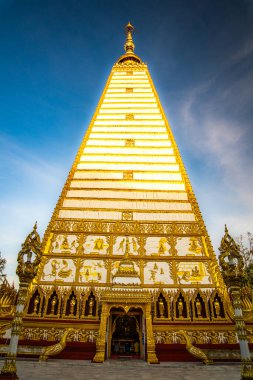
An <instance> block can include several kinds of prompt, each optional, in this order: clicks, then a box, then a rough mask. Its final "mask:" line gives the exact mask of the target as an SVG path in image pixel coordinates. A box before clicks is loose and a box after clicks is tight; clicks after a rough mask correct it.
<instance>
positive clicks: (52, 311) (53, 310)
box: [46, 290, 60, 318]
mask: <svg viewBox="0 0 253 380" xmlns="http://www.w3.org/2000/svg"><path fill="white" fill-rule="evenodd" d="M59 313H60V297H59V296H58V294H57V292H56V290H54V291H53V292H52V294H51V296H50V297H49V298H48V301H47V305H46V316H47V317H51V318H56V317H59Z"/></svg>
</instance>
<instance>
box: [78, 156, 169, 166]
mask: <svg viewBox="0 0 253 380" xmlns="http://www.w3.org/2000/svg"><path fill="white" fill-rule="evenodd" d="M86 161H87V162H96V161H103V162H122V163H123V162H133V161H134V162H143V163H145V162H146V163H147V162H153V163H154V164H155V163H159V162H160V163H163V162H164V163H167V162H175V161H176V159H175V156H168V155H167V156H165V155H164V156H155V155H154V156H152V155H150V156H148V155H147V156H144V155H142V156H134V155H132V156H129V155H123V154H122V155H121V156H118V155H115V156H112V155H108V156H105V155H101V156H99V155H95V154H94V155H87V156H84V155H82V156H81V158H80V163H81V162H86Z"/></svg>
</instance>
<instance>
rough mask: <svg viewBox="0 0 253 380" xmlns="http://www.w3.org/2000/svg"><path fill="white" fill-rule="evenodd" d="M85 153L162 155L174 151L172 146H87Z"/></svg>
mask: <svg viewBox="0 0 253 380" xmlns="http://www.w3.org/2000/svg"><path fill="white" fill-rule="evenodd" d="M83 153H85V154H86V153H106V154H110V153H112V154H117V153H118V154H144V155H146V154H148V155H150V154H155V155H157V156H161V155H164V154H169V155H171V154H172V153H173V149H172V148H155V147H154V148H152V147H149V148H146V149H145V148H137V147H128V146H124V147H119V148H117V147H103V146H101V147H89V146H86V147H85V148H84V150H83Z"/></svg>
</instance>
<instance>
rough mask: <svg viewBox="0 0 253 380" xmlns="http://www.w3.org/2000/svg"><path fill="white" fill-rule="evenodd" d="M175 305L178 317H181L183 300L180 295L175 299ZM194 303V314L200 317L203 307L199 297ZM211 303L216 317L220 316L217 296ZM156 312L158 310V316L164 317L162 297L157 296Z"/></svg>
mask: <svg viewBox="0 0 253 380" xmlns="http://www.w3.org/2000/svg"><path fill="white" fill-rule="evenodd" d="M176 305H177V311H178V317H179V318H182V317H183V311H184V301H183V299H182V298H181V297H179V299H178V300H177V303H176ZM194 305H195V307H196V316H197V317H202V316H203V315H202V314H203V307H202V305H203V303H202V302H201V300H200V298H199V297H197V298H196V300H195V302H194ZM213 305H214V310H215V314H216V317H221V305H220V302H219V300H218V298H217V297H216V298H215V299H214V302H213ZM158 312H159V315H158V317H159V318H164V317H165V314H166V313H165V302H164V299H163V298H162V297H159V299H158Z"/></svg>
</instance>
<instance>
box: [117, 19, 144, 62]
mask: <svg viewBox="0 0 253 380" xmlns="http://www.w3.org/2000/svg"><path fill="white" fill-rule="evenodd" d="M133 32H134V27H133V25H132V24H131V23H130V21H129V23H128V24H127V25H126V26H125V34H126V43H125V45H124V49H125V52H126V53H125V54H124V55H122V56H121V57H120V58H119V60H118V62H117V63H123V64H127V65H134V64H136V63H141V59H140V58H139V57H138V56H137V55H136V54H135V53H134V48H135V45H134V42H133Z"/></svg>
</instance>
